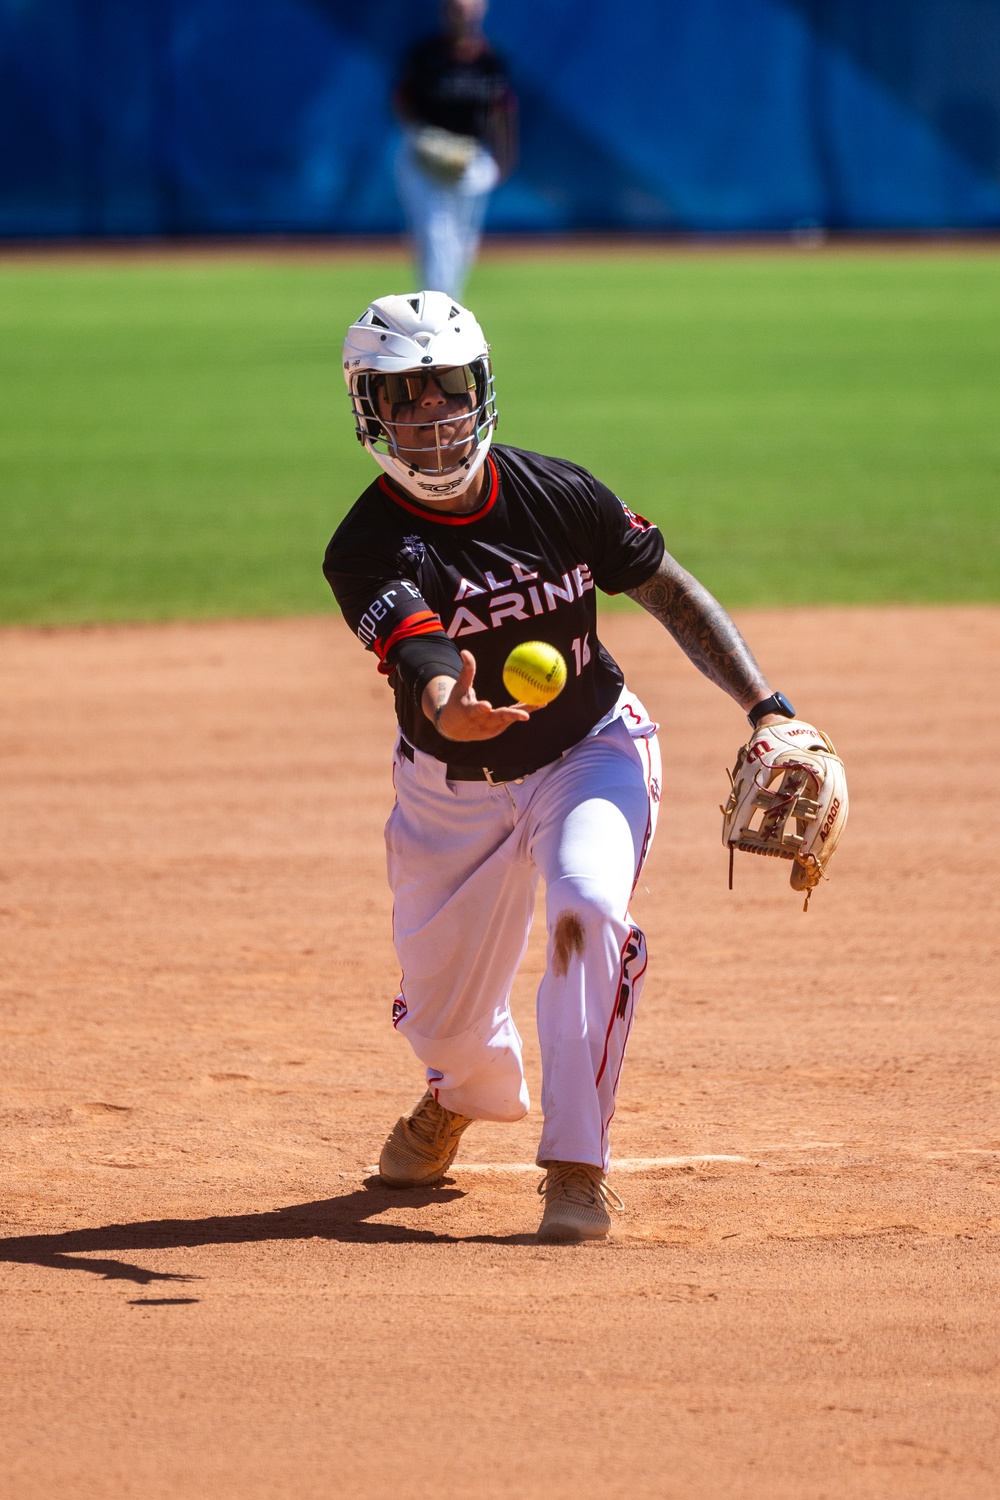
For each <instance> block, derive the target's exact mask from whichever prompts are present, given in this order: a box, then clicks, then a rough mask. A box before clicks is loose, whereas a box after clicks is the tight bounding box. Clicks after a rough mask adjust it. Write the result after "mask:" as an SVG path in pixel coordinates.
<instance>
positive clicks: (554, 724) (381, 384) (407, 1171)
mask: <svg viewBox="0 0 1000 1500" xmlns="http://www.w3.org/2000/svg"><path fill="white" fill-rule="evenodd" d="M344 372H345V376H346V378H347V382H348V387H349V389H350V392H351V398H352V403H353V407H354V415H355V422H356V426H357V432H358V437H359V438H360V440H361V441H362V442H363V443H364V445H365V447H366V448H367V449H368V450H369V452H371V453H372V455H373V457H374V458H375V459H376V460H377V462H378V463H379V465H380V466H381V467H382V469H383V470H384V471H385V472H384V474H383V475H382V476H380V477H379V479H378V480H377V481H376V482H374V483H373V484H372V485H370V486H369V488H368V489H367V490H366V491H365V492H364V494H363V495H362V496H361V497H360V499H359V500H358V501H357V503H356V504H355V505H354V507H353V508H352V509H351V511H350V512H349V514H348V515H347V516H346V517H345V519H344V521H343V522H342V524H341V525H340V526H339V527H338V529H337V532H336V534H335V535H334V537H333V540H332V541H331V543H330V546H329V548H328V550H327V554H326V560H325V563H324V571H325V573H326V577H327V579H328V580H329V582H330V584H331V587H332V588H333V591H334V593H335V595H336V597H337V600H338V602H339V604H340V606H341V608H342V610H343V613H344V617H345V619H346V620H347V622H348V624H349V625H350V626H351V628H352V629H353V630H354V631H356V633H357V635H358V637H359V638H360V640H361V641H362V643H363V644H364V645H365V646H366V647H368V648H369V649H370V650H372V651H373V652H374V653H375V655H376V656H377V657H378V659H379V669H380V670H381V671H382V672H384V673H385V674H387V675H388V677H389V682H390V684H391V686H392V688H393V690H394V693H395V703H396V713H397V717H398V721H399V726H400V735H399V738H398V740H397V746H396V753H395V761H394V779H395V787H396V804H395V806H394V808H393V811H392V814H391V816H390V818H389V821H388V824H387V826H386V846H387V852H388V869H389V881H390V885H391V887H392V892H393V902H394V907H393V938H394V942H395V946H396V951H397V954H398V957H399V961H400V965H401V968H402V980H401V986H400V993H399V996H398V997H397V999H396V1002H395V1008H394V1015H393V1019H394V1024H395V1025H396V1026H397V1028H398V1029H399V1030H400V1031H401V1032H402V1033H403V1034H404V1035H405V1036H406V1037H407V1039H408V1040H409V1042H410V1044H411V1046H412V1047H413V1050H414V1052H415V1053H416V1054H417V1056H418V1057H419V1058H420V1059H421V1061H422V1062H423V1063H424V1065H425V1067H426V1076H427V1083H428V1090H427V1093H426V1094H425V1095H424V1097H423V1099H421V1101H420V1102H419V1104H418V1105H417V1106H416V1108H415V1109H414V1110H413V1112H412V1113H411V1114H410V1115H409V1116H405V1117H404V1118H402V1119H401V1120H399V1121H397V1123H396V1125H395V1126H394V1128H393V1130H392V1132H391V1133H390V1135H389V1138H388V1140H387V1141H386V1144H385V1146H384V1148H383V1151H382V1156H381V1159H380V1172H381V1175H382V1177H383V1179H384V1180H385V1181H386V1182H388V1183H390V1184H393V1185H396V1186H401V1187H402V1186H412V1185H417V1184H427V1183H431V1182H435V1181H437V1180H438V1179H439V1178H440V1177H441V1176H442V1175H443V1174H444V1172H445V1171H446V1170H447V1168H448V1166H449V1165H450V1164H451V1162H452V1161H453V1159H454V1156H455V1153H456V1151H457V1149H458V1145H459V1141H460V1138H461V1136H462V1133H463V1132H464V1131H465V1129H466V1128H467V1127H468V1126H469V1124H470V1123H471V1121H472V1120H475V1119H486V1120H516V1119H519V1118H521V1116H522V1115H524V1113H525V1112H526V1110H527V1108H528V1095H527V1090H526V1088H525V1083H524V1075H523V1071H522V1065H521V1042H520V1037H519V1036H518V1033H517V1029H516V1027H515V1025H514V1022H513V1019H512V1017H511V1014H510V1009H509V1000H510V992H511V986H512V983H513V980H514V975H515V973H516V970H517V967H518V965H519V963H520V961H521V959H522V957H523V955H524V951H525V948H526V945H527V937H528V929H529V926H530V923H531V918H532V913H533V908H534V897H535V889H536V885H537V881H538V878H539V876H541V878H542V879H543V880H544V882H545V887H546V922H547V930H548V945H547V950H546V969H545V974H544V977H543V979H542V982H541V985H540V987H539V991H538V1006H537V1016H538V1032H539V1041H540V1045H541V1053H542V1101H541V1102H542V1111H543V1115H544V1123H543V1127H542V1134H541V1141H540V1144H539V1148H538V1161H539V1164H540V1165H541V1166H544V1167H545V1168H546V1175H545V1178H544V1180H543V1182H542V1184H541V1188H540V1190H541V1191H543V1192H544V1194H545V1199H546V1203H545V1210H544V1214H543V1217H542V1222H541V1226H540V1228H539V1237H540V1238H541V1239H543V1240H574V1239H585V1238H599V1237H601V1236H603V1235H604V1234H606V1233H607V1230H608V1228H609V1225H610V1215H609V1213H608V1202H609V1199H611V1198H613V1197H614V1195H613V1194H612V1193H611V1190H610V1189H609V1187H608V1185H607V1178H606V1173H607V1170H608V1165H609V1160H610V1153H609V1142H608V1128H609V1125H610V1121H611V1116H612V1114H613V1112H614V1107H615V1095H616V1091H617V1088H618V1082H619V1077H620V1074H621V1068H622V1062H623V1059H624V1053H625V1046H626V1042H627V1039H628V1034H629V1030H630V1027H631V1024H632V1019H633V1015H634V1012H635V1006H636V1004H637V1001H638V999H639V995H640V992H641V989H642V983H643V976H644V974H645V969H646V945H645V938H644V936H643V934H642V932H641V930H640V929H639V928H638V927H637V926H636V925H635V923H634V922H633V921H632V919H631V917H630V915H629V911H628V906H629V901H630V898H631V893H632V890H633V888H634V885H635V882H636V880H637V878H638V874H639V871H640V870H641V868H642V864H643V861H644V860H645V858H646V856H647V854H648V851H649V846H650V842H651V839H652V837H653V833H654V831H655V825H656V814H657V810H658V803H659V798H660V761H659V751H658V748H657V743H656V734H655V729H656V726H655V725H654V724H653V723H652V722H651V721H650V719H649V717H648V715H647V713H646V711H645V709H644V708H643V706H642V704H641V703H640V702H639V700H638V699H637V698H636V696H635V694H633V693H630V692H629V691H628V689H627V688H626V686H625V683H624V679H623V676H622V673H621V670H620V669H619V667H618V665H617V663H616V662H615V661H614V660H613V659H612V658H611V656H610V655H609V654H608V652H607V651H606V650H605V648H604V646H603V645H602V644H601V642H600V641H599V639H598V636H597V630H596V624H597V616H596V589H597V588H601V589H604V590H606V591H608V592H617V593H621V592H627V593H628V594H630V595H631V597H632V598H634V599H636V600H637V601H638V602H639V603H640V604H642V605H643V606H644V607H645V608H646V609H647V610H649V611H650V613H652V614H654V615H655V616H656V617H657V618H658V619H659V620H660V621H661V622H662V623H663V624H664V625H665V626H666V627H667V629H668V630H669V631H670V632H671V634H672V635H673V636H674V638H675V639H676V640H677V641H678V643H679V644H680V646H681V647H682V648H683V650H684V651H685V652H686V653H687V655H688V656H689V657H690V659H691V660H692V661H693V662H694V664H695V665H696V666H697V667H698V668H699V669H700V670H701V671H703V672H704V673H706V675H708V676H709V677H711V678H712V680H713V681H715V682H716V683H718V684H719V686H720V687H722V688H723V689H724V690H725V691H726V692H728V693H729V694H730V695H731V696H732V697H733V698H734V699H735V700H736V701H737V702H738V703H739V704H740V705H741V706H742V707H743V708H744V709H745V710H746V711H747V712H748V715H749V717H750V719H751V723H753V724H757V725H759V724H764V723H768V722H771V717H772V716H774V717H786V718H791V717H792V716H793V714H794V710H793V709H792V707H791V705H790V704H789V703H788V702H787V700H786V699H784V698H782V697H781V695H780V694H772V693H771V689H770V687H769V686H768V684H767V682H766V680H765V678H764V676H763V674H762V672H761V670H760V668H759V667H758V666H757V663H756V662H755V660H754V658H753V656H752V655H751V653H750V651H749V649H748V647H747V645H746V643H745V642H744V641H743V639H742V637H741V636H740V634H739V632H738V631H737V629H736V626H735V625H734V624H733V622H732V620H730V618H729V616H728V615H727V614H726V612H725V611H724V610H723V609H722V607H721V606H720V605H719V604H718V603H717V602H716V600H715V599H713V598H712V596H711V595H710V594H709V593H708V592H707V590H706V589H704V588H703V587H702V586H701V585H700V584H699V583H698V582H697V581H696V580H695V579H694V578H692V577H691V575H690V574H689V573H687V572H686V571H685V570H684V569H683V568H682V567H680V565H679V564H678V563H676V562H675V561H674V560H673V558H671V557H670V556H669V555H668V554H667V553H666V552H665V550H664V545H663V539H662V537H661V535H660V533H659V531H658V530H657V528H656V527H655V526H653V525H652V524H651V523H650V522H648V521H646V520H644V519H643V518H642V517H641V516H639V515H637V514H635V513H634V512H633V511H631V510H630V509H629V508H628V507H627V506H626V505H624V504H623V503H622V501H620V500H619V499H618V498H617V497H616V496H615V495H614V494H612V492H611V491H610V490H608V489H607V488H606V487H605V486H604V485H602V484H601V483H600V482H599V481H598V480H596V479H595V478H594V477H593V476H592V475H591V474H589V473H588V472H587V471H586V470H585V469H582V468H580V467H578V466H577V465H576V464H573V463H569V462H566V461H565V460H561V459H553V458H546V457H543V456H541V455H540V454H537V453H529V452H524V451H521V450H518V449H516V448H511V447H507V446H500V445H493V444H492V435H493V428H494V426H495V422H496V404H495V395H494V383H493V373H492V368H491V364H490V359H489V354H488V346H487V344H486V341H485V339H484V337H483V334H482V331H481V329H480V328H479V325H478V323H477V322H476V320H475V318H474V317H473V316H472V314H471V313H470V312H469V311H468V310H467V309H465V308H462V307H460V306H458V305H456V304H455V303H454V302H453V301H452V299H451V298H450V297H446V296H443V295H441V294H440V293H436V292H433V291H431V292H421V293H418V294H415V295H413V296H406V297H384V298H380V299H379V300H378V301H376V302H374V303H372V305H371V306H370V307H369V308H368V309H367V311H366V312H365V313H364V314H363V316H362V317H361V318H360V319H359V320H358V322H357V323H356V324H354V325H353V326H352V327H351V328H350V329H349V331H348V334H347V339H346V342H345V344H344ZM539 637H541V638H543V639H545V640H547V641H549V642H551V643H552V644H553V645H555V646H557V647H558V648H559V650H560V651H562V653H563V655H564V656H565V657H566V660H567V662H568V664H569V680H568V682H567V685H566V687H565V688H564V690H563V692H562V694H561V695H560V696H559V697H558V698H557V699H556V700H555V702H554V703H552V704H550V705H549V706H547V707H546V708H544V709H541V710H538V711H536V712H534V713H532V714H530V715H529V713H528V712H527V711H526V710H525V709H524V708H523V707H521V706H519V705H516V704H515V705H512V704H510V703H509V702H506V703H505V702H503V701H501V700H504V699H506V698H507V696H508V695H507V694H506V693H505V691H504V689H503V686H502V680H501V672H502V667H503V663H504V660H505V659H506V657H507V655H508V654H509V652H510V650H511V649H512V648H513V647H514V646H515V645H518V644H519V643H520V642H522V641H525V640H531V639H536V638H539ZM463 647H472V648H473V649H463ZM480 693H482V694H483V695H484V696H482V697H480V696H479V694H480Z"/></svg>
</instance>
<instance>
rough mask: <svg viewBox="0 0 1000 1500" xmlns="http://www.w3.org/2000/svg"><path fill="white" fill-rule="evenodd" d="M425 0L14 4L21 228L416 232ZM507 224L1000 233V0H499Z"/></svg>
mask: <svg viewBox="0 0 1000 1500" xmlns="http://www.w3.org/2000/svg"><path fill="white" fill-rule="evenodd" d="M435 14H436V6H434V5H432V4H431V3H429V0H405V3H404V0H0V236H4V237H7V238H10V237H18V236H21V237H23V236H32V237H34V236H102V235H115V236H121V235H164V234H166V235H169V234H185V235H197V234H218V235H227V234H245V233H258V232H260V233H292V234H294V233H351V234H363V233H371V232H386V231H394V230H396V229H398V228H399V227H400V223H401V219H400V212H399V208H398V205H397V202H396V198H395V193H394V190H393V174H392V160H393V153H394V150H395V145H396V140H397V134H396V129H395V126H394V123H393V120H392V116H391V112H390V109H389V106H388V91H389V88H390V84H391V80H392V77H393V74H394V72H395V70H396V68H397V66H398V62H399V59H400V57H401V55H402V53H403V50H404V49H405V47H406V46H407V45H408V44H409V42H410V41H411V40H413V39H414V38H415V37H417V36H419V35H420V34H422V33H424V32H426V31H428V30H429V29H431V27H432V25H433V23H434V19H435ZM488 30H489V33H490V35H491V37H492V39H493V40H494V42H495V44H496V45H497V46H498V47H499V48H500V49H501V50H502V51H503V52H504V53H505V55H506V56H507V58H508V60H509V62H510V65H511V68H512V71H513V74H514V77H515V81H516V85H517V89H518V94H519V97H520V101H521V115H522V137H523V139H522V158H521V165H520V168H519V170H518V172H517V173H516V175H515V176H514V177H513V178H512V179H511V180H510V181H509V182H507V183H506V184H504V185H503V187H502V188H501V189H500V190H499V191H498V192H497V194H496V195H495V197H494V200H493V203H492V205H491V209H490V217H489V227H490V228H492V229H495V230H512V231H516V230H536V231H538V230H540V231H559V230H567V229H577V230H579V229H594V230H615V229H626V230H627V229H632V230H635V229H643V230H684V231H692V230H694V231H702V230H703V231H741V230H746V231H755V230H782V229H787V228H791V227H794V226H796V225H799V224H812V223H816V224H820V225H824V226H827V227H830V228H834V229H837V228H841V229H873V230H880V229H902V230H919V229H993V228H997V227H1000V0H697V3H696V4H693V3H692V0H635V3H633V4H632V5H631V6H622V5H616V4H612V3H610V0H494V4H493V8H492V10H491V12H490V16H489V25H488Z"/></svg>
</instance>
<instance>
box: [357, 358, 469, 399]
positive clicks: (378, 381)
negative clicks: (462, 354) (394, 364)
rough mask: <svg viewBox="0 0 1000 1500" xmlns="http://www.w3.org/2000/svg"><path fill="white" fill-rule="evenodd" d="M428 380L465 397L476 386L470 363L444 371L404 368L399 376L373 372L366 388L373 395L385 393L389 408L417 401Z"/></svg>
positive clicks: (444, 390) (447, 392) (450, 393)
mask: <svg viewBox="0 0 1000 1500" xmlns="http://www.w3.org/2000/svg"><path fill="white" fill-rule="evenodd" d="M431 380H432V381H433V382H434V384H435V385H437V386H439V387H440V389H441V390H442V391H443V392H444V394H445V395H446V396H464V395H467V394H468V392H469V391H474V390H475V389H476V371H475V368H474V366H472V365H452V366H451V367H450V368H448V369H445V370H441V369H430V370H404V371H403V372H402V374H399V375H385V374H382V373H379V374H377V375H375V374H373V375H372V376H371V377H370V382H371V383H370V386H369V389H370V391H371V395H372V396H373V397H375V396H377V395H378V393H379V392H384V394H385V399H386V401H387V402H388V403H389V405H390V406H391V407H397V406H404V405H409V403H410V402H412V401H417V400H419V398H420V397H421V396H422V395H423V393H424V391H425V390H426V388H427V383H428V381H431Z"/></svg>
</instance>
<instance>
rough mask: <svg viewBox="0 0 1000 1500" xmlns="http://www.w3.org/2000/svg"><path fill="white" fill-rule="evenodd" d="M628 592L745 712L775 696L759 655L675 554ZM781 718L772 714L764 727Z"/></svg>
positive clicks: (761, 721)
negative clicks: (760, 663) (758, 662)
mask: <svg viewBox="0 0 1000 1500" xmlns="http://www.w3.org/2000/svg"><path fill="white" fill-rule="evenodd" d="M625 592H626V593H627V594H628V596H629V598H630V599H634V600H635V602H636V603H637V604H641V605H642V607H643V609H645V610H648V611H649V613H650V614H651V615H654V616H655V617H656V619H658V620H659V621H660V623H661V625H664V626H665V627H666V629H667V630H669V632H670V634H671V635H672V636H673V638H674V640H675V641H676V642H677V644H678V646H680V648H681V650H682V651H683V652H684V654H685V656H687V658H688V660H689V661H691V662H693V663H694V665H695V666H696V667H697V668H698V671H699V672H703V673H704V674H705V676H706V677H708V678H710V679H711V681H712V682H714V683H715V684H716V685H717V686H718V687H720V688H722V690H723V691H724V692H726V693H728V694H729V696H730V697H731V698H735V700H736V702H737V703H738V704H739V705H740V707H741V708H742V709H743V710H744V712H749V710H750V709H751V708H753V707H754V705H755V704H757V703H762V702H763V701H764V699H765V698H769V697H770V696H771V687H770V685H769V684H768V681H767V678H766V677H765V676H764V673H763V672H762V671H761V669H760V667H759V666H758V665H757V662H756V660H755V659H754V655H753V652H752V651H751V650H750V647H749V646H748V645H747V643H746V641H745V640H744V639H743V637H742V636H741V635H740V632H739V631H738V630H737V628H736V626H735V624H734V623H733V621H732V620H731V619H730V617H729V615H728V614H727V613H726V611H725V610H724V609H723V607H722V605H721V604H720V603H719V601H718V599H716V598H714V597H713V595H712V594H710V593H709V592H708V589H707V588H705V586H704V585H703V584H701V583H699V582H698V580H697V578H695V577H693V575H692V574H690V573H689V572H688V571H687V569H686V568H682V567H681V565H680V563H679V562H677V561H676V559H675V558H673V557H671V556H670V554H669V552H664V554H663V558H662V561H661V562H660V565H659V567H658V568H657V569H656V572H655V573H654V574H653V575H652V576H651V577H650V578H647V579H646V581H645V582H644V583H640V584H639V585H638V587H636V588H631V589H626V590H625ZM779 719H780V715H771V714H768V715H766V716H765V717H764V718H763V719H761V720H760V721H759V726H763V725H765V724H768V723H770V722H772V720H773V721H774V722H778V721H779Z"/></svg>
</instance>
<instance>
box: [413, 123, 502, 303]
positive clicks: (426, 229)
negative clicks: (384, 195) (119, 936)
mask: <svg viewBox="0 0 1000 1500" xmlns="http://www.w3.org/2000/svg"><path fill="white" fill-rule="evenodd" d="M499 177H500V172H499V169H498V167H497V164H496V162H495V161H494V160H493V157H492V156H491V155H490V153H489V152H488V151H487V150H486V148H485V147H481V148H480V150H479V151H478V152H477V153H476V155H475V156H474V157H473V158H472V160H471V161H470V163H469V165H468V166H467V167H466V169H465V171H464V173H463V174H462V176H461V177H460V178H459V179H458V180H457V182H439V181H437V180H436V179H435V178H433V177H430V176H428V174H427V173H426V172H425V171H423V170H422V168H421V167H420V164H419V162H417V161H416V160H415V158H414V156H413V151H412V148H411V144H410V140H409V138H407V139H405V140H404V142H403V145H402V148H401V149H400V152H399V156H398V158H397V161H396V183H397V186H398V189H399V196H400V199H401V200H402V204H403V208H404V210H405V212H406V218H407V222H408V224H409V228H410V233H411V235H412V236H413V243H414V249H415V251H416V258H417V274H418V275H419V277H420V289H421V291H430V292H447V293H448V295H449V296H450V297H455V298H461V296H462V290H463V288H464V286H465V281H466V278H467V276H468V274H469V272H470V270H471V269H472V262H473V261H474V260H475V258H476V251H477V249H478V248H479V236H480V234H481V232H482V227H483V219H484V218H485V217H486V206H487V203H488V202H489V196H490V193H491V192H492V190H493V188H495V187H496V184H497V182H498V180H499Z"/></svg>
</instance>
